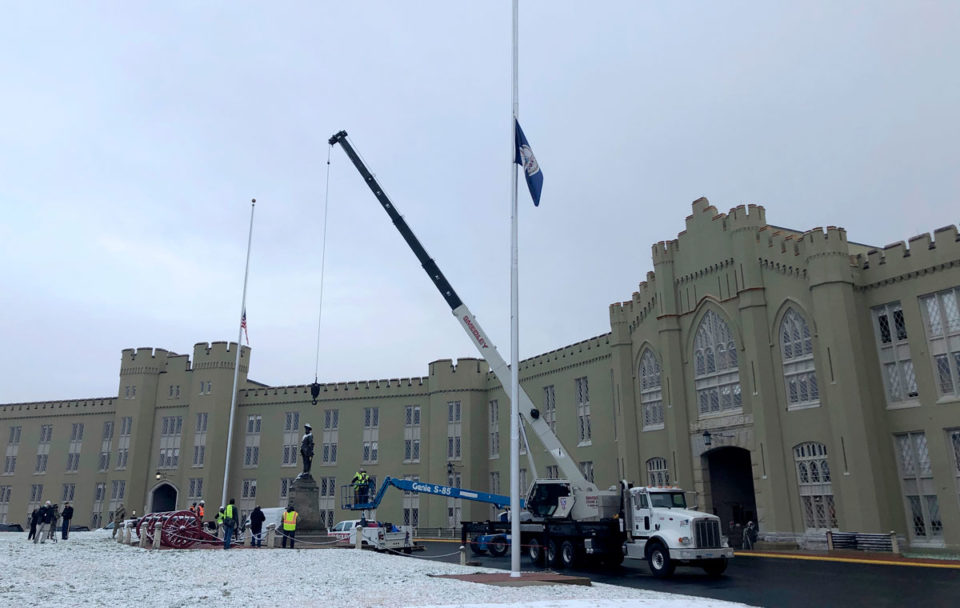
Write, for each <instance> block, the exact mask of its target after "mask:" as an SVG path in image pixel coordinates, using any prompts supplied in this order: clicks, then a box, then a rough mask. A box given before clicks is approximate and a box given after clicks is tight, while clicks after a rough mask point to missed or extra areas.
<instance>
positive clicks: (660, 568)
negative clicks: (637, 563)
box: [647, 543, 676, 578]
mask: <svg viewBox="0 0 960 608" xmlns="http://www.w3.org/2000/svg"><path fill="white" fill-rule="evenodd" d="M647 562H648V563H649V564H650V572H652V573H653V575H654V576H655V577H657V578H668V577H670V576H672V575H673V571H674V569H675V568H676V565H675V564H674V563H673V560H671V559H670V552H669V551H667V549H666V547H664V546H663V545H662V544H660V543H656V544H655V545H653V548H651V549H650V555H648V556H647Z"/></svg>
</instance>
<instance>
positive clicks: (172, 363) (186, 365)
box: [167, 353, 190, 372]
mask: <svg viewBox="0 0 960 608" xmlns="http://www.w3.org/2000/svg"><path fill="white" fill-rule="evenodd" d="M167 368H168V369H169V370H170V371H175V372H178V371H184V372H188V371H190V355H178V354H176V353H170V355H169V356H168V357H167Z"/></svg>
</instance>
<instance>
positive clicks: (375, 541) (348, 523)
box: [327, 519, 413, 554]
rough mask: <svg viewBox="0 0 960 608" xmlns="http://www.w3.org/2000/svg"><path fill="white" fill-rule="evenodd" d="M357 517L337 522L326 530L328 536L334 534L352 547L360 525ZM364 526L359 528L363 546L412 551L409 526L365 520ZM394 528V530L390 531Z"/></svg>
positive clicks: (411, 534)
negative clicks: (361, 533) (361, 531)
mask: <svg viewBox="0 0 960 608" xmlns="http://www.w3.org/2000/svg"><path fill="white" fill-rule="evenodd" d="M360 521H361V520H359V519H347V520H344V521H341V522H338V523H337V525H335V526H334V527H332V528H330V529H329V530H327V534H328V535H329V536H334V537H336V538H337V539H338V541H339V542H340V543H343V544H344V545H347V546H350V547H354V546H356V544H357V528H359V527H360ZM366 524H367V525H366V526H364V527H363V528H361V529H362V530H363V536H362V537H361V543H362V544H363V546H364V547H369V548H372V549H374V550H376V551H403V552H404V553H408V554H409V553H412V552H413V531H412V529H411V528H410V526H400V527H399V528H397V527H396V526H391V527H390V528H388V527H387V526H385V525H383V524H381V523H379V522H375V521H367V522H366ZM391 530H396V531H391Z"/></svg>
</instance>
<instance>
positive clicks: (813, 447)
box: [0, 199, 960, 551]
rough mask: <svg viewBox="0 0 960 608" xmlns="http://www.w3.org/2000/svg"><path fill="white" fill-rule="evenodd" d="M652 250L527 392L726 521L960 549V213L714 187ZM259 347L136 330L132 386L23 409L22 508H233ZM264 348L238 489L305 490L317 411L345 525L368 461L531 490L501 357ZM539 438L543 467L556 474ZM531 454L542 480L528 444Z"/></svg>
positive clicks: (332, 508)
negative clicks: (861, 221)
mask: <svg viewBox="0 0 960 608" xmlns="http://www.w3.org/2000/svg"><path fill="white" fill-rule="evenodd" d="M652 265H653V271H652V272H649V273H647V276H646V281H644V282H643V283H641V284H640V286H639V289H638V290H637V292H636V293H634V294H633V297H632V298H631V299H630V300H629V301H626V302H622V303H617V304H614V305H612V306H611V307H610V311H609V312H610V329H611V331H610V332H609V333H608V334H604V335H602V336H598V337H595V338H590V339H588V340H585V341H583V342H580V343H577V344H573V345H569V346H565V347H563V348H560V349H558V350H555V351H551V352H549V353H545V354H543V355H539V356H537V357H533V358H531V359H527V360H525V361H522V362H521V366H520V379H521V383H522V385H523V387H524V389H525V390H526V391H527V392H528V394H529V395H530V397H531V399H532V400H533V402H534V403H535V404H536V405H537V407H538V408H539V409H540V410H541V412H542V413H543V414H544V416H545V418H546V419H548V420H553V421H554V424H555V429H556V433H557V435H558V436H559V437H560V439H561V441H562V442H563V443H564V444H565V445H566V446H567V447H568V448H569V450H570V453H571V454H573V455H574V456H575V458H576V459H577V460H578V462H580V463H581V467H582V469H583V470H584V471H585V473H586V474H587V475H589V476H592V477H593V478H594V480H595V481H596V483H597V485H598V486H600V487H608V486H610V485H613V484H615V483H616V481H617V479H620V478H626V479H628V480H630V481H632V482H634V483H652V484H658V483H668V484H679V485H681V486H683V487H685V488H687V489H689V490H695V491H696V492H697V499H696V500H697V502H699V505H700V507H701V508H702V509H704V510H709V511H712V512H716V513H717V514H718V515H720V516H721V518H723V521H724V524H725V526H726V525H727V524H728V523H729V522H734V523H739V524H745V523H746V522H747V521H756V522H758V523H759V527H760V533H761V536H762V537H766V538H773V539H790V540H796V541H798V542H800V543H802V544H805V545H818V544H822V543H823V542H824V536H825V534H824V533H825V531H826V530H827V529H830V528H832V529H839V530H844V531H860V532H888V531H891V530H893V531H896V532H897V533H898V534H899V535H900V536H901V537H902V539H903V541H904V542H905V543H906V546H908V547H910V548H911V549H913V550H925V551H937V550H944V551H956V550H958V549H960V464H958V458H960V375H958V368H960V314H958V312H957V302H958V301H960V289H958V287H960V241H958V236H957V230H956V228H955V227H952V226H951V227H947V228H943V229H940V230H937V231H936V232H935V234H934V236H933V237H932V238H931V237H930V236H929V235H923V236H920V237H916V238H914V239H911V240H910V242H909V245H907V244H904V243H898V244H895V245H891V246H888V247H884V248H878V247H871V246H867V245H860V244H857V243H853V242H850V241H848V240H847V237H846V232H845V231H844V230H843V229H842V228H836V227H832V226H830V227H827V228H826V229H821V228H815V229H813V230H809V231H805V232H802V231H796V230H789V229H784V228H777V227H775V226H771V225H769V224H767V222H766V217H765V211H764V209H763V208H762V207H758V206H753V205H751V206H748V207H744V206H740V207H737V208H735V209H732V210H730V211H729V212H728V213H718V212H717V210H716V209H715V208H714V207H713V206H711V205H710V204H709V202H708V201H707V200H706V199H699V200H697V201H695V202H694V203H693V213H692V215H691V216H689V217H688V218H687V221H686V229H685V230H684V231H683V232H681V233H680V234H679V235H678V237H677V238H676V239H674V240H671V241H665V242H660V243H657V244H655V245H654V246H653V251H652ZM451 331H456V329H455V328H454V327H451ZM236 348H237V345H236V344H233V343H230V344H227V343H223V342H214V343H212V344H208V343H200V344H197V345H196V346H195V347H194V349H193V356H192V358H191V357H188V356H187V355H177V354H175V353H171V352H168V351H165V350H162V349H150V348H141V349H135V350H134V349H129V350H124V351H123V353H122V358H121V366H120V383H119V389H118V394H117V395H116V396H111V397H105V398H99V399H82V400H76V401H64V402H37V403H19V404H2V405H0V425H2V426H0V433H2V434H0V455H4V456H5V457H6V460H5V465H4V467H5V468H4V470H3V472H0V521H23V520H24V518H25V516H26V513H27V512H28V511H29V510H30V509H31V508H32V505H34V504H36V503H39V502H40V501H41V500H54V501H57V502H59V501H62V500H63V497H64V495H68V496H71V497H72V500H73V502H74V505H75V509H76V513H77V515H76V516H75V523H77V524H93V525H96V524H98V523H100V522H102V521H107V518H108V517H109V516H110V513H111V512H112V509H113V508H114V507H115V506H116V504H118V503H119V502H123V503H124V504H125V505H126V507H127V510H128V512H129V511H130V510H131V509H137V510H138V511H139V510H141V509H142V510H143V511H149V510H153V509H154V508H156V509H161V508H162V509H167V508H173V507H176V508H186V507H187V506H189V504H190V503H191V502H194V501H196V500H199V499H200V498H203V499H205V500H206V502H207V510H208V512H210V513H213V512H215V511H216V507H217V506H219V505H217V504H215V503H218V502H219V501H220V495H221V492H222V480H223V474H224V462H225V458H224V455H225V453H226V438H227V433H226V428H227V426H228V423H229V409H230V387H231V386H232V382H233V368H234V360H235V357H236V350H235V349H236ZM241 355H242V356H241V367H240V373H239V378H240V380H239V386H240V390H239V395H238V407H237V412H236V417H235V422H234V424H235V426H234V440H233V449H232V453H231V454H230V458H231V466H230V469H231V475H230V480H229V486H228V496H229V497H236V498H237V501H238V503H239V504H240V508H241V510H243V511H248V510H249V509H250V508H252V506H253V505H254V504H260V505H261V506H264V507H267V506H284V505H285V504H286V501H287V499H288V496H289V490H290V484H291V482H292V481H293V479H294V478H295V477H296V476H297V475H298V474H299V473H300V471H301V467H300V463H299V454H297V450H298V447H299V441H300V437H301V435H302V425H303V423H304V422H309V423H310V424H311V425H312V426H313V429H314V437H315V443H316V454H315V456H314V461H313V467H312V470H311V473H312V475H313V477H314V479H315V480H316V481H317V484H318V488H319V495H320V496H319V499H318V502H319V504H318V513H319V515H320V517H321V520H322V521H323V522H326V523H328V524H329V523H330V522H332V521H339V520H341V519H348V518H351V517H352V514H351V513H349V512H344V511H343V510H341V509H340V498H341V487H342V486H346V485H347V484H349V482H350V478H351V477H352V476H353V474H354V472H355V471H356V470H357V469H358V468H359V467H361V466H363V467H365V468H366V469H367V471H368V473H369V474H370V475H372V476H373V477H375V478H376V479H377V481H378V483H379V481H380V480H382V479H383V477H385V476H387V475H390V476H395V477H396V476H399V477H404V476H411V477H418V478H419V479H421V480H424V481H430V482H435V483H453V484H459V485H461V486H462V487H466V488H475V489H479V490H487V491H493V492H499V493H506V492H507V491H508V488H509V472H508V471H509V469H508V462H507V460H508V454H509V403H508V398H507V394H506V393H505V392H504V390H503V388H502V387H501V386H500V384H499V383H498V382H497V380H496V378H494V377H493V375H492V374H490V373H489V370H488V367H487V365H486V363H485V362H484V361H482V360H477V359H471V358H464V359H460V360H459V361H457V362H456V363H454V362H453V361H451V360H439V361H434V362H432V363H430V364H429V372H428V375H427V376H424V377H419V378H399V379H389V380H386V379H383V380H370V381H360V382H338V383H330V384H324V385H322V386H321V391H320V395H319V398H318V403H317V405H313V404H312V403H311V395H310V387H309V386H307V385H300V386H283V387H272V386H266V385H263V384H260V383H258V382H254V381H252V380H249V379H248V378H247V374H248V370H249V363H250V355H251V352H250V350H249V349H248V348H244V349H243V350H242V351H241ZM78 425H82V429H81V428H79V427H78ZM8 434H9V437H8V436H7V435H8ZM501 439H502V441H501ZM531 442H532V445H531V453H532V456H533V460H534V461H535V467H536V470H537V472H538V473H539V474H540V475H541V476H544V477H546V476H551V475H554V474H555V469H554V468H553V467H552V465H553V463H552V462H551V461H550V460H549V458H548V457H547V456H546V455H545V454H544V453H543V449H542V447H541V446H540V445H539V444H538V442H537V440H536V439H535V438H531ZM11 458H12V459H13V460H11ZM521 467H522V469H524V471H523V472H522V474H521V477H522V478H523V477H525V480H524V481H525V482H526V483H528V484H529V483H530V482H531V481H532V479H533V476H534V473H533V471H532V470H530V465H529V464H528V462H527V457H526V456H522V461H521ZM491 515H492V511H491V509H490V507H488V506H486V505H482V504H476V503H471V502H469V501H464V502H462V503H461V502H460V501H455V500H450V499H446V498H441V497H434V496H417V495H411V496H405V495H403V494H402V493H399V492H397V493H391V492H388V493H387V497H386V499H385V500H384V502H383V504H382V505H381V507H380V509H379V513H378V514H377V515H376V516H377V517H378V518H379V519H382V520H390V521H394V522H397V523H401V522H403V523H413V524H414V525H416V526H418V527H420V528H427V527H429V528H440V527H443V528H446V527H455V526H456V524H457V523H458V521H460V520H461V519H462V520H476V519H487V518H489V517H490V516H491Z"/></svg>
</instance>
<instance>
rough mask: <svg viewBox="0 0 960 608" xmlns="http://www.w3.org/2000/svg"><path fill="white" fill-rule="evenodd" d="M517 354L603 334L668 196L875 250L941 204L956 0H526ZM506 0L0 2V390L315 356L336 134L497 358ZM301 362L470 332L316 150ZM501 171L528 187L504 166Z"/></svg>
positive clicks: (640, 267)
mask: <svg viewBox="0 0 960 608" xmlns="http://www.w3.org/2000/svg"><path fill="white" fill-rule="evenodd" d="M520 20H521V23H520V116H521V123H522V125H523V128H524V131H525V132H526V134H527V137H528V139H529V140H530V143H531V145H532V147H533V149H534V151H535V153H536V155H537V158H538V160H539V162H540V165H541V167H542V169H543V172H544V178H545V180H544V190H543V199H542V203H541V205H540V207H539V208H537V209H535V208H534V207H533V205H532V203H531V202H530V199H529V196H528V195H527V193H526V191H525V189H521V192H520V203H521V204H520V280H521V289H520V323H521V328H520V331H521V343H520V352H521V356H522V357H529V356H533V355H536V354H539V353H543V352H546V351H549V350H552V349H554V348H558V347H561V346H564V345H566V344H570V343H573V342H577V341H579V340H583V339H586V338H588V337H591V336H594V335H598V334H602V333H605V332H607V331H609V323H608V316H607V306H608V305H609V304H610V303H612V302H619V301H623V300H627V299H629V298H630V296H631V293H632V292H633V291H634V290H635V289H636V286H637V284H638V282H640V281H642V280H643V279H644V277H645V275H646V272H647V271H648V270H652V265H651V262H650V245H651V244H652V243H654V242H656V241H659V240H664V239H670V238H675V237H676V234H677V232H679V231H680V230H682V229H683V227H684V217H685V216H686V215H687V214H688V213H689V212H690V203H691V201H693V200H694V199H696V198H698V197H700V196H706V197H708V198H709V199H710V200H711V202H713V204H715V205H716V206H717V207H718V208H719V209H720V210H722V211H726V210H727V209H729V208H731V207H733V206H735V205H738V204H740V203H757V204H762V205H764V206H765V207H766V209H767V220H768V221H769V222H770V223H773V224H777V225H782V226H788V227H791V228H796V229H801V230H804V229H809V228H812V227H814V226H821V225H827V224H835V225H841V226H844V227H846V228H847V231H848V235H849V238H850V239H851V240H855V241H860V242H865V243H871V244H876V245H884V244H887V243H890V242H893V241H898V240H902V239H906V238H908V237H910V236H912V235H913V234H915V233H918V232H926V231H932V230H933V229H935V228H937V227H940V226H943V225H945V224H952V223H956V221H957V209H958V204H957V193H958V191H960V171H958V161H960V147H958V146H957V142H958V141H960V113H958V111H957V108H960V79H958V76H957V74H958V67H957V66H960V36H957V32H958V31H960V3H958V2H955V1H952V0H944V1H940V2H934V1H929V2H925V1H916V0H911V1H907V0H904V1H897V2H893V1H890V2H880V1H872V2H852V1H851V2H836V1H818V0H805V1H804V2H683V3H674V2H658V3H652V2H589V3H587V2H557V1H545V0H544V1H533V0H526V1H522V2H521V7H520ZM510 28H511V25H510V2H509V0H499V1H485V2H473V3H466V2H449V1H446V2H429V3H428V2H416V3H413V2H405V3H399V2H376V1H367V2H338V3H329V2H322V3H321V2H279V3H262V2H202V3H197V2H163V3H157V2H151V3H147V2H52V3H34V2H0V83H2V94H0V205H2V212H3V219H2V222H0V264H2V266H0V306H2V314H0V377H2V381H0V402H18V401H40V400H53V399H73V398H85V397H101V396H110V395H115V394H116V393H117V387H118V383H119V380H118V370H119V358H120V350H121V349H123V348H129V347H140V346H154V347H161V348H166V349H169V350H172V351H176V352H180V353H192V349H193V345H194V343H196V342H201V341H213V340H235V339H236V337H237V327H238V322H239V314H240V296H241V290H242V284H243V266H244V256H245V253H246V240H247V226H248V221H249V213H250V204H249V201H250V199H251V198H253V197H256V198H257V201H258V203H257V210H256V219H255V226H254V235H253V251H252V257H251V264H250V284H249V290H248V301H247V311H248V319H249V328H250V331H249V333H250V342H251V346H252V347H253V349H254V350H253V360H252V371H251V374H250V376H251V378H253V379H256V380H259V381H261V382H265V383H268V384H272V385H283V384H300V383H309V382H312V381H313V377H314V367H315V347H316V337H317V317H318V313H319V311H320V277H321V273H320V255H321V247H322V240H321V235H322V233H323V202H324V184H325V162H326V158H327V149H328V146H327V139H328V138H329V136H330V135H331V134H333V133H334V132H336V131H338V130H340V129H346V130H347V131H348V132H349V133H350V135H351V140H352V141H353V143H354V145H355V146H356V147H357V148H358V150H359V151H360V152H361V154H362V155H363V156H364V158H365V159H366V161H367V162H368V163H369V165H370V167H371V169H372V170H373V171H374V172H375V173H376V174H377V177H378V178H379V179H380V180H381V182H382V183H383V185H384V187H385V188H386V190H387V192H388V193H389V194H390V196H391V197H392V198H393V200H394V202H395V203H396V205H397V207H398V208H399V209H400V211H401V212H402V213H403V214H404V215H405V217H406V219H407V221H408V222H409V223H410V225H411V227H412V228H413V230H414V231H415V232H416V234H417V235H418V236H419V237H420V239H421V240H422V242H423V244H424V245H425V247H426V248H427V250H428V251H429V252H430V254H431V255H432V256H433V257H434V258H435V259H436V260H437V262H438V264H439V265H440V268H441V269H442V270H443V271H444V273H445V274H446V275H447V277H448V279H449V280H450V281H451V283H452V284H453V286H454V287H455V288H456V289H457V291H458V292H459V294H460V296H461V297H462V298H463V300H464V301H465V302H466V303H467V304H468V305H469V306H470V308H471V309H472V311H473V312H474V313H475V314H476V315H477V316H478V318H479V320H480V322H481V323H482V324H483V326H484V328H485V329H486V330H487V332H488V333H489V334H490V336H491V338H492V339H493V341H494V342H495V343H496V344H497V345H498V346H499V348H500V350H501V352H503V353H504V355H505V356H507V355H508V354H509V325H510V320H509V313H510V306H509V302H510V292H509V288H510V215H509V204H510V203H509V201H510V196H509V167H508V163H509V158H510V154H511V152H510V148H509V146H510V137H511V132H510V95H511V92H510V34H511V29H510ZM332 158H333V165H332V171H331V180H330V202H329V213H328V218H327V230H328V232H327V237H328V238H327V244H326V254H327V257H326V272H325V284H324V285H325V287H324V298H323V300H324V301H323V322H322V324H321V328H320V335H321V341H322V347H321V355H320V365H319V370H320V371H319V376H320V380H321V382H323V381H348V380H364V379H375V378H388V377H389V378H392V377H400V376H422V375H426V374H427V364H428V363H429V362H430V361H432V360H435V359H441V358H454V359H455V358H458V357H463V356H470V357H472V356H476V353H475V351H474V350H473V347H472V345H471V343H470V341H469V340H468V339H467V337H466V336H465V335H464V334H463V332H462V330H461V329H460V327H459V325H458V324H457V322H456V321H455V319H454V318H453V317H452V316H451V315H450V313H449V309H448V308H447V306H446V304H445V302H444V301H443V299H442V298H441V297H440V295H439V294H438V293H436V291H435V290H434V288H433V286H432V284H431V283H430V281H429V280H428V279H427V277H426V276H425V275H424V274H423V272H422V270H421V269H420V267H419V264H418V263H417V261H416V260H415V258H414V257H413V255H412V254H411V253H410V251H409V250H408V248H407V246H406V245H405V244H404V242H403V241H402V240H401V238H400V237H399V235H398V234H397V233H396V231H395V229H394V228H393V226H392V224H391V223H390V221H389V219H388V218H387V216H386V214H385V213H384V212H383V210H382V209H381V208H380V206H379V205H378V204H377V202H376V200H375V199H374V198H373V196H372V195H371V194H370V192H369V191H368V190H367V189H366V186H365V185H364V184H363V182H362V180H361V179H360V177H359V175H358V174H357V172H356V171H355V169H354V168H353V167H352V166H351V165H350V164H349V163H348V161H347V159H346V156H345V155H344V153H343V152H342V150H340V149H339V148H336V149H334V151H333V157H332ZM521 186H522V182H521Z"/></svg>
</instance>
